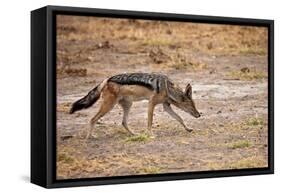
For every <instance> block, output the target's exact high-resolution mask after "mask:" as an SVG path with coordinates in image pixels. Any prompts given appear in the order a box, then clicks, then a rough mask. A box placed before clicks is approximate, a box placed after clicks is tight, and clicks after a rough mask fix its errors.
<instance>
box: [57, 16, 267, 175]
mask: <svg viewBox="0 0 281 194" xmlns="http://www.w3.org/2000/svg"><path fill="white" fill-rule="evenodd" d="M155 31H157V32H158V34H157V33H156V32H155ZM266 33H267V32H266V30H265V29H263V28H250V27H248V28H246V27H238V26H235V27H234V26H220V25H206V24H200V25H198V24H184V25H183V24H179V23H172V24H170V23H159V22H158V23H157V22H142V21H141V22H140V21H135V20H115V21H112V20H108V19H103V18H100V19H95V18H90V19H89V18H87V17H76V18H73V17H59V18H58V40H57V41H58V50H57V56H58V61H57V73H58V79H57V178H58V179H65V178H87V177H101V176H122V175H135V174H151V173H152V174H154V173H167V172H190V171H205V170H220V169H237V168H256V167H266V166H267V156H268V153H267V149H268V148H267V135H268V133H267V132H268V128H267V111H268V107H267V52H266V49H264V48H267V47H266V42H267V40H266V37H267V36H266ZM171 36H172V37H171ZM237 37H238V38H237ZM124 72H161V73H164V74H166V75H168V76H169V77H170V78H171V79H172V80H174V82H175V83H177V84H179V85H180V86H181V87H182V88H184V87H185V85H186V84H187V83H191V85H192V87H193V98H194V100H195V103H196V105H197V109H198V110H199V111H200V112H202V113H203V116H202V117H200V118H198V119H196V118H193V117H192V116H190V115H189V114H188V113H185V112H183V111H181V110H179V109H177V108H175V107H174V110H175V111H176V112H177V113H179V115H181V117H182V118H183V119H184V122H185V123H186V125H187V126H189V127H191V128H193V129H194V131H193V132H191V133H188V132H186V131H185V130H184V129H183V127H181V126H180V124H179V123H178V122H177V121H175V120H174V119H173V118H171V117H170V116H169V115H168V114H167V113H165V112H164V111H163V108H162V106H161V105H159V106H157V107H156V109H155V112H154V122H153V132H154V134H155V138H150V137H148V136H147V135H145V130H146V125H147V101H141V102H135V103H134V104H133V107H132V109H131V112H130V117H129V121H128V124H129V127H130V128H131V130H133V131H134V132H136V133H137V134H138V135H136V136H133V137H132V136H130V135H129V134H128V133H127V132H126V130H125V129H124V128H123V127H122V125H121V120H122V110H121V108H120V107H119V106H118V105H117V106H116V107H115V108H114V109H113V110H112V111H111V112H110V113H108V114H107V115H105V116H104V117H103V118H102V119H101V120H100V121H99V122H98V124H97V125H96V127H95V130H94V131H95V133H96V134H97V135H98V137H97V138H95V139H88V140H85V139H84V136H85V130H87V129H88V127H89V120H90V119H91V118H92V117H93V116H94V115H95V113H96V112H97V109H98V107H99V102H97V103H96V104H95V105H94V106H92V107H91V108H89V109H86V110H82V111H80V112H77V113H75V114H73V115H70V114H68V111H69V107H70V105H71V103H73V102H74V101H76V100H77V99H79V98H81V97H83V96H84V95H86V94H87V92H89V91H90V90H91V89H92V88H94V87H95V85H96V84H97V83H99V82H100V81H102V80H103V79H105V78H107V77H109V76H112V75H115V74H117V73H124Z"/></svg>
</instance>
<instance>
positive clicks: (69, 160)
mask: <svg viewBox="0 0 281 194" xmlns="http://www.w3.org/2000/svg"><path fill="white" fill-rule="evenodd" d="M58 161H59V162H64V163H68V164H70V163H73V162H74V159H73V158H72V157H70V156H69V155H67V154H66V153H59V154H58Z"/></svg>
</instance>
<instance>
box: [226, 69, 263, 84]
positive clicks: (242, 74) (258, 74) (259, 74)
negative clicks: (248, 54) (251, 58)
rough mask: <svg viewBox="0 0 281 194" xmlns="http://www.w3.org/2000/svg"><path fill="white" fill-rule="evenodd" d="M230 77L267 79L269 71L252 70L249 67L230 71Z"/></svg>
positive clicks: (248, 79)
mask: <svg viewBox="0 0 281 194" xmlns="http://www.w3.org/2000/svg"><path fill="white" fill-rule="evenodd" d="M245 69H247V71H244V70H245ZM228 77H230V78H231V79H237V80H246V81H251V80H259V79H265V78H267V73H266V72H264V71H257V70H253V71H250V69H248V68H242V69H241V70H240V71H232V72H230V73H228Z"/></svg>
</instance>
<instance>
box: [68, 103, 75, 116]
mask: <svg viewBox="0 0 281 194" xmlns="http://www.w3.org/2000/svg"><path fill="white" fill-rule="evenodd" d="M75 111H76V110H75V107H74V106H73V105H72V107H71V109H70V110H69V114H73V113H74V112H75Z"/></svg>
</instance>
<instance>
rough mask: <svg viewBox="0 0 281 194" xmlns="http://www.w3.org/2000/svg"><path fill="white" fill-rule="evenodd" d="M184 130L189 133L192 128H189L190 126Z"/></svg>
mask: <svg viewBox="0 0 281 194" xmlns="http://www.w3.org/2000/svg"><path fill="white" fill-rule="evenodd" d="M185 130H186V131H187V132H189V133H190V132H192V131H193V129H191V128H185Z"/></svg>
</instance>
